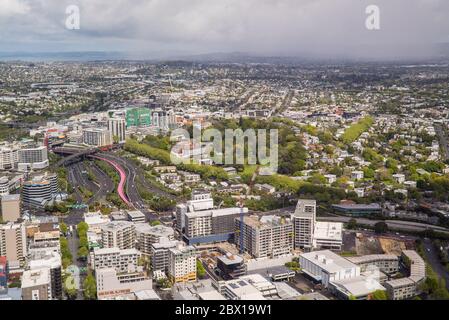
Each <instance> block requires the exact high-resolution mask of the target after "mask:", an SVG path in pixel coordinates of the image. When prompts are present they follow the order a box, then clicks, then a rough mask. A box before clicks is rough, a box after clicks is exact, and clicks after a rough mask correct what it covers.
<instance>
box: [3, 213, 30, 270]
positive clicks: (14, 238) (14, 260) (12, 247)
mask: <svg viewBox="0 0 449 320" xmlns="http://www.w3.org/2000/svg"><path fill="white" fill-rule="evenodd" d="M26 255H27V245H26V232H25V225H24V224H23V223H13V222H8V223H6V224H3V225H0V256H6V258H7V259H8V261H9V266H10V267H11V266H14V267H18V266H19V265H23V264H24V263H25V257H26Z"/></svg>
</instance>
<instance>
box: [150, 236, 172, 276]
mask: <svg viewBox="0 0 449 320" xmlns="http://www.w3.org/2000/svg"><path fill="white" fill-rule="evenodd" d="M177 246H178V241H175V240H168V239H161V241H160V242H157V243H153V244H151V266H152V269H153V272H155V271H163V272H168V268H169V250H170V249H173V248H176V247H177Z"/></svg>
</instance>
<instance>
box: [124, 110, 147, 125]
mask: <svg viewBox="0 0 449 320" xmlns="http://www.w3.org/2000/svg"><path fill="white" fill-rule="evenodd" d="M150 125H151V112H150V110H149V109H147V108H133V109H130V110H128V111H126V127H127V128H129V127H148V126H150Z"/></svg>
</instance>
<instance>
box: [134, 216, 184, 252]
mask: <svg viewBox="0 0 449 320" xmlns="http://www.w3.org/2000/svg"><path fill="white" fill-rule="evenodd" d="M162 238H165V239H168V240H175V230H173V228H170V227H166V226H163V225H157V226H150V225H149V224H146V223H139V224H137V225H136V239H137V248H138V249H139V250H140V251H141V252H142V253H143V254H146V255H150V254H151V252H152V249H151V245H152V244H153V243H158V242H160V240H161V239H162Z"/></svg>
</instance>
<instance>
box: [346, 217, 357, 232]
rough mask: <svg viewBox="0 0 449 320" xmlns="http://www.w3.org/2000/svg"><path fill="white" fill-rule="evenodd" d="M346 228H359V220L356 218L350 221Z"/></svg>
mask: <svg viewBox="0 0 449 320" xmlns="http://www.w3.org/2000/svg"><path fill="white" fill-rule="evenodd" d="M346 228H347V229H350V230H353V229H355V228H357V220H356V219H354V218H352V219H350V220H349V221H348V223H347V224H346Z"/></svg>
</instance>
